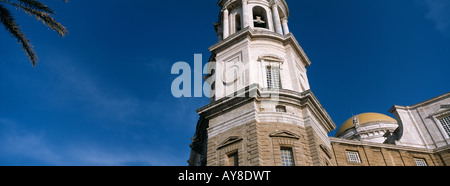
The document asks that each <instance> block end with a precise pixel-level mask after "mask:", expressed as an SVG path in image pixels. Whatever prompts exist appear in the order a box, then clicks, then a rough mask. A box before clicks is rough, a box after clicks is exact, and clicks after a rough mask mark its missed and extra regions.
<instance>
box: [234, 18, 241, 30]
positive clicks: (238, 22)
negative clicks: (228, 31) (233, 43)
mask: <svg viewBox="0 0 450 186" xmlns="http://www.w3.org/2000/svg"><path fill="white" fill-rule="evenodd" d="M234 23H235V32H239V31H241V29H242V24H241V15H240V14H236V16H235V21H234Z"/></svg>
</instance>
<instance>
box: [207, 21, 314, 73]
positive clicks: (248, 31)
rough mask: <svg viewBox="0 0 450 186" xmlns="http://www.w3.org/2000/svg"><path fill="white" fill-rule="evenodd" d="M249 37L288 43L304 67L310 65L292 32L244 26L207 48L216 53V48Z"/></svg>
mask: <svg viewBox="0 0 450 186" xmlns="http://www.w3.org/2000/svg"><path fill="white" fill-rule="evenodd" d="M246 38H250V39H258V38H264V39H273V40H276V41H279V42H282V43H283V44H284V45H288V44H290V45H291V46H292V47H293V48H294V50H296V52H297V53H298V54H299V55H300V57H301V58H302V62H303V64H304V65H305V67H308V66H310V65H311V61H310V60H309V58H308V56H307V55H306V53H305V51H304V50H303V49H302V47H301V46H300V44H299V43H298V41H297V40H296V39H295V37H294V35H293V34H292V33H289V34H286V35H281V34H278V33H275V32H272V31H269V30H267V29H264V28H256V29H253V28H250V27H246V28H244V29H243V30H241V31H239V32H237V33H234V34H232V35H230V36H228V37H227V38H226V39H225V40H223V41H220V42H218V43H216V44H215V45H213V46H211V47H209V50H210V51H211V52H212V53H216V52H217V51H218V50H220V49H222V48H224V47H228V46H229V45H231V44H233V43H235V42H237V41H241V40H243V39H246Z"/></svg>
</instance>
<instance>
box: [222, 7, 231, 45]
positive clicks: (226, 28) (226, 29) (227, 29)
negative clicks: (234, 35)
mask: <svg viewBox="0 0 450 186" xmlns="http://www.w3.org/2000/svg"><path fill="white" fill-rule="evenodd" d="M228 14H229V13H228V9H225V10H223V39H224V40H225V39H226V38H227V37H228V36H229V35H230V24H229V18H228Z"/></svg>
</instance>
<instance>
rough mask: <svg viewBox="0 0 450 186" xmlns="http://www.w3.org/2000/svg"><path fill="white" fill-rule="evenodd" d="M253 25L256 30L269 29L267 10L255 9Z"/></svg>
mask: <svg viewBox="0 0 450 186" xmlns="http://www.w3.org/2000/svg"><path fill="white" fill-rule="evenodd" d="M253 25H254V27H255V28H267V29H268V28H269V24H268V22H267V12H266V9H264V8H263V7H260V6H255V7H253Z"/></svg>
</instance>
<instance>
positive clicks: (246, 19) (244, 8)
mask: <svg viewBox="0 0 450 186" xmlns="http://www.w3.org/2000/svg"><path fill="white" fill-rule="evenodd" d="M242 20H244V22H243V24H244V27H243V28H242V29H244V28H247V27H248V26H249V17H248V0H242Z"/></svg>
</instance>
